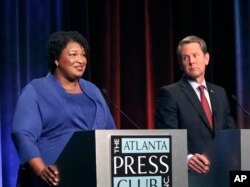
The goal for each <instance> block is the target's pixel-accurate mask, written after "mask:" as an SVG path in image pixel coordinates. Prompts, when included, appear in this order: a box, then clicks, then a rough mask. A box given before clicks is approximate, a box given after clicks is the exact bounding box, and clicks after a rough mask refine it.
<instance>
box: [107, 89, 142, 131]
mask: <svg viewBox="0 0 250 187" xmlns="http://www.w3.org/2000/svg"><path fill="white" fill-rule="evenodd" d="M102 94H103V95H104V96H105V97H106V98H107V99H108V101H109V102H110V103H111V104H112V105H113V107H115V108H116V109H117V110H118V111H119V112H120V113H121V114H122V115H123V116H124V117H125V118H126V119H127V120H129V121H130V123H131V124H132V125H133V126H134V127H135V128H137V129H141V128H140V127H139V126H138V125H137V124H136V123H135V122H134V121H133V120H132V119H131V118H130V117H128V116H127V115H126V114H125V113H124V112H123V111H122V110H121V109H120V108H119V107H118V106H117V105H116V104H115V103H113V102H112V100H111V98H110V97H109V94H108V91H107V90H106V89H104V88H103V89H102Z"/></svg>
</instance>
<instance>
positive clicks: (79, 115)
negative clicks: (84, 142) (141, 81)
mask: <svg viewBox="0 0 250 187" xmlns="http://www.w3.org/2000/svg"><path fill="white" fill-rule="evenodd" d="M87 52H88V44H87V41H86V40H85V38H84V37H83V36H82V35H81V34H80V33H78V32H76V31H68V32H64V31H63V32H55V33H53V34H52V35H51V37H50V39H49V42H48V56H49V59H50V63H49V68H50V70H51V72H50V73H48V75H47V76H46V77H43V78H39V79H35V80H32V81H31V82H30V83H29V84H28V85H27V86H26V87H25V88H24V89H23V91H22V94H21V96H20V98H19V100H18V103H17V106H16V112H15V115H14V119H13V124H12V138H13V141H14V143H15V146H16V149H17V152H18V155H19V158H20V161H21V165H22V167H20V170H19V177H18V185H20V186H25V187H27V186H36V185H38V183H39V182H41V181H42V183H46V184H49V185H54V186H56V185H58V184H59V171H58V169H57V167H56V166H55V165H54V163H55V162H56V160H57V158H58V156H59V155H60V153H61V152H62V150H63V148H64V147H65V145H66V144H67V142H68V141H69V139H70V137H71V136H72V134H73V133H74V132H76V131H84V130H94V129H115V124H114V121H113V118H112V116H111V114H110V111H109V109H108V107H107V105H106V102H105V100H104V98H103V96H102V94H101V92H100V91H99V89H98V88H97V87H96V86H95V85H94V84H93V83H91V82H89V81H87V80H84V79H82V78H81V77H82V75H83V73H84V71H85V69H86V65H87ZM32 176H33V177H32ZM27 177H29V179H27ZM27 181H28V183H29V184H27ZM38 181H39V182H38ZM23 182H25V184H24V183H23Z"/></svg>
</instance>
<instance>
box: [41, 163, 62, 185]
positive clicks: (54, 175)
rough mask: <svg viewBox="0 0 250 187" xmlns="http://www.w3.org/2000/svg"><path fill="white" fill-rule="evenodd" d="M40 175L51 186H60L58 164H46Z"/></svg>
mask: <svg viewBox="0 0 250 187" xmlns="http://www.w3.org/2000/svg"><path fill="white" fill-rule="evenodd" d="M39 177H40V178H41V179H42V180H43V181H45V182H46V183H47V184H49V185H50V186H58V184H59V171H58V169H57V167H56V166H54V165H49V166H46V167H45V168H44V169H43V170H42V171H41V172H40V174H39Z"/></svg>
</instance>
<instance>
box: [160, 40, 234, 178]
mask: <svg viewBox="0 0 250 187" xmlns="http://www.w3.org/2000/svg"><path fill="white" fill-rule="evenodd" d="M177 57H178V61H179V63H180V67H181V69H182V71H183V72H184V75H183V77H182V78H181V79H180V81H179V82H177V83H174V84H171V85H168V86H163V87H162V88H161V89H160V92H159V95H158V98H157V106H156V114H155V119H156V128H158V129H187V140H188V167H189V169H191V170H193V171H195V172H197V173H199V174H204V173H207V172H208V171H209V169H210V162H209V160H208V158H207V157H206V156H205V155H204V154H202V153H203V152H204V150H205V148H206V146H207V144H208V143H209V142H210V141H211V140H212V139H214V137H215V136H216V134H217V133H218V131H220V130H222V129H231V128H236V125H235V122H234V120H233V118H232V116H231V115H230V106H229V103H228V99H227V96H226V92H225V90H224V89H223V88H222V87H220V86H217V85H214V84H211V83H208V82H206V80H205V70H206V66H207V65H208V64H209V53H208V52H207V47H206V43H205V41H204V40H203V39H201V38H199V37H197V36H187V37H186V38H184V39H183V40H181V41H180V43H179V45H178V47H177ZM200 89H202V90H200ZM203 92H204V94H205V97H204V94H203V95H200V94H201V93H203ZM203 102H205V103H206V106H205V109H204V108H203V105H202V103H203Z"/></svg>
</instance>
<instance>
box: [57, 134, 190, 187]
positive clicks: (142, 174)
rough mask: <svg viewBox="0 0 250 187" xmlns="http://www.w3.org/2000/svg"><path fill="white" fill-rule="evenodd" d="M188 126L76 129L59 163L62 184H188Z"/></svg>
mask: <svg viewBox="0 0 250 187" xmlns="http://www.w3.org/2000/svg"><path fill="white" fill-rule="evenodd" d="M186 156H187V134H186V130H95V131H81V132H75V133H74V134H73V136H72V137H71V139H70V141H69V142H68V144H67V145H66V147H65V148H64V150H63V152H62V153H61V155H60V156H59V158H58V159H57V161H56V165H57V166H58V168H59V171H60V180H61V181H60V185H59V186H60V187H69V186H74V187H83V186H88V187H167V186H168V187H187V186H188V173H187V161H186Z"/></svg>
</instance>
